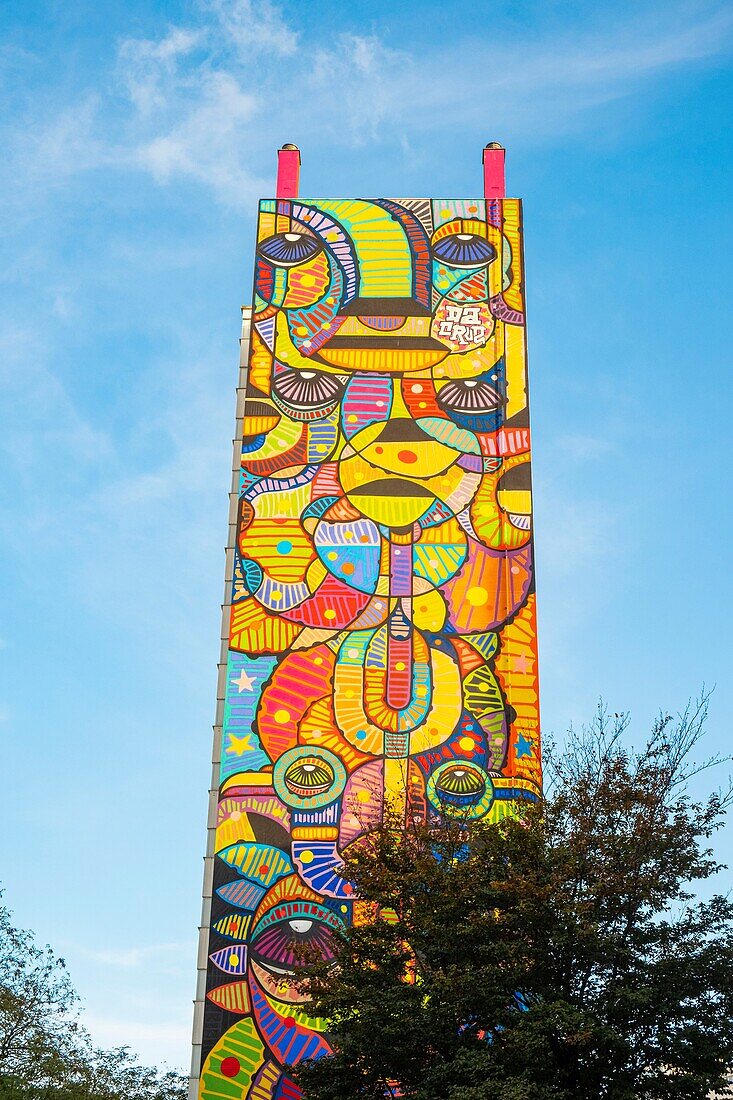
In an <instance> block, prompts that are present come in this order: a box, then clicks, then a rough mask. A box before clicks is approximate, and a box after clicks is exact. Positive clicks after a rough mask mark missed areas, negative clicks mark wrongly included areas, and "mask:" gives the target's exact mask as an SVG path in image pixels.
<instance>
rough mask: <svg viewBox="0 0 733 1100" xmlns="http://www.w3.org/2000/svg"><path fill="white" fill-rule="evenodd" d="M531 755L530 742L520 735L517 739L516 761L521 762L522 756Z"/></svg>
mask: <svg viewBox="0 0 733 1100" xmlns="http://www.w3.org/2000/svg"><path fill="white" fill-rule="evenodd" d="M531 755H532V741H531V740H530V739H529V738H527V737H525V736H524V734H523V733H520V734H519V735H518V737H517V760H521V759H522V757H523V756H531Z"/></svg>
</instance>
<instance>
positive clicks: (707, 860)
mask: <svg viewBox="0 0 733 1100" xmlns="http://www.w3.org/2000/svg"><path fill="white" fill-rule="evenodd" d="M706 711H707V699H706V698H702V699H701V700H700V701H699V703H698V704H697V705H695V706H692V707H690V708H688V709H687V711H686V712H685V713H684V714H683V715H681V716H680V717H679V718H678V719H677V720H676V721H675V720H673V719H672V718H671V717H670V716H668V715H667V716H661V717H660V719H659V720H658V721H657V722H656V724H655V726H654V728H653V730H652V732H651V734H650V736H649V737H648V739H647V741H646V743H645V744H644V745H643V747H642V748H641V750H640V751H634V750H631V749H627V748H626V747H624V741H625V738H624V733H625V729H626V725H627V721H626V718H625V717H624V716H619V715H616V716H611V717H609V716H608V715H607V713H606V712H605V710H604V709H603V708H602V707H601V708H599V711H598V714H597V715H596V718H595V720H594V722H593V723H592V724H591V725H590V726H589V727H587V728H584V729H583V730H582V731H580V732H578V733H573V732H572V731H571V735H570V738H569V743H568V747H567V749H566V750H565V751H563V752H562V753H556V752H550V754H549V759H547V761H546V763H547V772H548V787H547V790H546V798H545V800H544V802H543V803H542V805H531V804H528V803H525V804H519V805H517V806H515V816H513V817H508V818H505V819H504V820H502V821H501V822H500V823H498V824H493V825H487V824H484V823H481V822H477V823H475V822H471V821H468V820H462V819H460V818H456V817H455V816H453V817H447V818H445V819H443V820H440V821H438V820H433V821H421V820H409V821H408V823H407V825H405V824H404V821H403V820H402V819H401V818H400V817H399V815H398V814H397V813H396V812H394V811H393V812H392V813H388V815H387V818H386V820H385V822H384V825H383V826H381V827H380V828H378V829H376V830H373V831H371V832H370V833H369V834H368V835H367V837H366V839H365V840H364V841H363V842H362V843H361V844H360V845H358V846H355V847H352V849H351V850H350V851H349V853H348V854H347V867H346V873H347V875H348V877H349V878H350V879H351V880H352V881H353V883H354V884H355V886H356V888H357V892H358V895H359V896H360V898H361V899H363V900H362V903H361V907H360V910H359V913H360V916H359V920H358V922H357V923H356V926H355V927H354V928H353V929H352V930H351V931H350V934H349V937H348V939H344V940H343V941H342V942H339V943H338V944H337V961H336V965H327V964H326V963H324V962H321V961H319V960H317V959H313V958H310V959H306V960H305V963H306V965H305V968H304V977H303V986H304V988H306V989H307V990H308V992H309V993H310V994H311V996H312V997H313V999H314V1002H315V1003H314V1008H315V1010H316V1011H317V1012H318V1013H319V1014H321V1015H323V1016H325V1017H326V1018H327V1019H328V1020H329V1021H330V1031H331V1035H332V1041H333V1044H334V1049H335V1053H334V1055H333V1056H332V1057H327V1058H324V1059H322V1060H320V1061H319V1062H313V1063H306V1064H304V1065H302V1066H300V1067H295V1068H294V1071H293V1072H294V1073H295V1075H296V1077H297V1080H298V1082H299V1084H300V1085H301V1087H302V1088H303V1090H304V1097H305V1100H358V1098H363V1100H372V1098H373V1100H377V1098H379V1100H382V1098H383V1097H384V1096H390V1095H394V1096H401V1097H404V1098H406V1100H494V1098H497V1100H498V1098H499V1097H501V1098H502V1100H570V1098H571V1097H572V1098H573V1100H591V1098H593V1100H596V1098H608V1100H632V1098H633V1100H662V1098H703V1097H707V1096H708V1095H709V1094H710V1093H711V1091H712V1090H717V1092H718V1093H719V1094H720V1095H721V1096H733V1090H731V1091H728V1087H727V1085H726V1081H727V1079H728V1077H727V1074H728V1070H729V1067H731V1066H732V1065H733V905H731V902H730V901H729V899H728V898H727V897H724V896H721V895H720V894H716V893H712V894H709V896H707V897H701V896H699V888H700V886H701V884H704V883H706V882H708V880H710V879H711V878H712V877H713V876H714V875H715V873H716V872H717V871H718V870H719V866H718V864H717V863H716V861H715V859H714V858H713V855H712V852H711V850H710V840H711V837H712V835H713V834H714V832H715V831H716V830H717V829H718V828H719V827H720V826H721V824H722V822H723V820H724V817H725V813H726V810H727V808H728V806H729V803H730V801H731V797H730V792H727V793H722V792H719V791H716V792H712V793H708V794H706V795H705V796H704V797H702V798H700V797H696V796H694V794H693V790H694V788H696V787H700V785H701V780H700V773H701V772H705V770H706V768H707V767H708V766H709V764H711V763H715V762H716V761H708V762H707V763H706V764H703V765H702V766H698V765H696V764H695V763H694V762H693V756H694V752H695V749H696V746H697V745H698V743H699V741H700V738H701V735H702V732H703V725H704V721H705V717H706Z"/></svg>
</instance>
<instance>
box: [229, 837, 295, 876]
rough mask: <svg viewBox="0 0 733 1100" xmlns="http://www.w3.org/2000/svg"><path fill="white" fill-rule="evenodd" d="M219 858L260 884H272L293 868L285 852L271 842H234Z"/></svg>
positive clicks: (289, 872)
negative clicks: (274, 846)
mask: <svg viewBox="0 0 733 1100" xmlns="http://www.w3.org/2000/svg"><path fill="white" fill-rule="evenodd" d="M219 858H220V859H222V860H223V861H224V863H226V864H227V866H228V867H234V868H235V869H236V870H237V871H238V872H239V874H240V875H243V876H244V877H246V878H249V879H252V880H254V881H255V882H256V883H257V885H258V886H259V885H261V886H270V885H272V883H273V882H276V881H277V879H279V878H282V877H283V875H288V874H291V873H292V870H293V865H292V863H291V862H290V860H289V859H288V857H287V856H286V855H285V853H284V852H282V851H281V850H280V849H279V848H273V847H272V846H271V845H270V844H233V845H232V846H231V848H224V850H223V851H221V852H219Z"/></svg>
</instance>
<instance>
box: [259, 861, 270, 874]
mask: <svg viewBox="0 0 733 1100" xmlns="http://www.w3.org/2000/svg"><path fill="white" fill-rule="evenodd" d="M269 870H270V864H269V863H263V864H262V866H261V867H260V874H261V875H266V874H267V872H268V871H269Z"/></svg>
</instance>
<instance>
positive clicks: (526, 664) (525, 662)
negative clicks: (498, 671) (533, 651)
mask: <svg viewBox="0 0 733 1100" xmlns="http://www.w3.org/2000/svg"><path fill="white" fill-rule="evenodd" d="M513 664H514V671H515V672H529V670H530V666H531V664H532V662H531V661H530V660H529V658H528V657H527V655H526V654H525V653H522V654H521V655H520V656H519V657H515V658H514V662H513Z"/></svg>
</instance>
